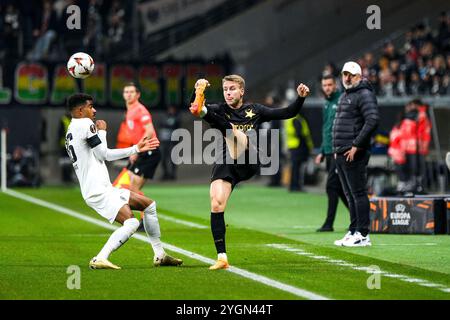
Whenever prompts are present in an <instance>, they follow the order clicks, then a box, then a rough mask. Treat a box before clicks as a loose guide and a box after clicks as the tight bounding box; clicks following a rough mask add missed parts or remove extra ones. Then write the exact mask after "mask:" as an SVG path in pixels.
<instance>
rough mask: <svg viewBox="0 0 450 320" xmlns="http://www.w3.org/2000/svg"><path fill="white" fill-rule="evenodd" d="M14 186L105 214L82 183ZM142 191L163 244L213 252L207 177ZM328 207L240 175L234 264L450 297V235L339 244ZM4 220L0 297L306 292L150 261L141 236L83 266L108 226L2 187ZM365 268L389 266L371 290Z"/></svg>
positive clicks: (318, 198)
mask: <svg viewBox="0 0 450 320" xmlns="http://www.w3.org/2000/svg"><path fill="white" fill-rule="evenodd" d="M16 191H18V192H22V193H26V194H28V195H30V196H33V197H35V198H38V199H42V200H45V201H48V202H51V203H54V204H57V205H60V206H63V207H66V208H68V209H71V210H75V211H77V212H80V213H82V214H84V215H86V216H89V217H93V218H96V219H99V220H101V219H102V218H101V217H100V216H98V215H97V214H96V213H95V212H94V211H93V210H92V209H90V208H89V207H87V206H86V205H85V203H84V202H83V199H82V198H81V193H80V191H79V189H78V188H56V187H47V188H41V189H18V190H16ZM144 192H145V194H146V195H148V196H149V197H150V198H152V199H155V200H156V202H157V205H158V212H159V213H160V214H161V218H160V224H161V231H162V240H163V241H164V242H165V243H167V244H170V245H173V246H176V247H178V248H181V249H184V250H188V251H191V252H194V253H196V254H199V255H202V256H205V257H208V258H211V259H215V256H216V254H215V249H214V244H213V241H212V236H211V234H210V230H209V215H210V208H209V186H206V185H205V186H190V185H189V186H180V185H178V186H158V185H155V186H149V187H146V188H145V190H144ZM325 210H326V197H325V196H324V195H316V194H299V193H288V192H286V191H285V190H284V189H269V188H265V187H259V186H253V185H245V184H243V185H242V187H239V188H237V189H236V190H235V192H234V193H233V195H232V196H231V199H230V201H229V203H228V209H227V211H226V213H225V219H226V223H227V225H228V227H227V249H228V257H229V260H230V263H231V265H232V266H234V267H237V268H240V269H244V270H246V271H249V272H252V273H253V274H257V275H261V276H264V277H267V278H269V279H272V280H275V281H278V282H280V283H283V284H286V285H289V286H291V287H295V288H298V289H302V290H306V291H307V292H311V293H314V294H317V295H320V296H322V297H325V298H329V299H449V298H450V290H449V288H450V255H449V254H448V248H449V246H450V236H448V235H439V236H426V235H380V234H373V235H371V238H372V243H373V246H372V247H368V248H340V247H335V246H334V245H333V241H334V240H336V239H338V238H341V237H342V236H343V235H344V233H345V230H346V226H347V224H348V214H347V213H346V212H345V210H344V208H343V207H341V206H340V207H339V210H338V214H337V219H336V223H335V232H333V233H316V232H315V229H316V228H317V227H319V226H320V224H321V223H322V222H323V219H324V215H325ZM0 217H1V226H2V227H1V228H0V299H133V300H135V299H180V300H188V299H189V300H191V299H194V300H196V299H226V300H229V299H249V300H254V299H255V300H256V299H268V300H278V299H283V300H284V299H288V300H290V299H303V298H304V297H301V296H299V295H297V294H295V293H292V292H290V291H289V290H287V291H286V290H280V289H277V288H274V287H271V286H268V285H266V284H263V283H261V282H258V281H255V280H254V279H250V278H246V277H243V276H240V275H238V274H235V273H233V272H229V271H224V270H220V271H215V272H213V271H210V270H208V264H206V263H204V262H201V261H199V260H196V259H194V258H192V257H188V256H183V255H181V254H179V253H174V252H171V253H172V254H173V255H176V256H179V257H180V258H182V259H183V260H184V264H183V266H181V267H177V268H164V267H161V268H154V267H153V266H152V258H153V253H152V250H151V247H150V245H149V244H148V243H145V242H143V241H140V240H138V239H130V241H129V242H128V243H127V244H125V245H124V246H123V247H122V248H120V249H119V250H118V251H116V252H115V253H113V255H112V256H111V261H113V262H114V263H116V264H118V265H120V266H121V267H122V268H123V269H122V270H117V271H112V270H89V268H88V266H87V265H88V262H89V260H90V259H91V258H92V257H93V256H94V255H95V254H96V253H97V252H98V251H99V249H100V248H101V246H102V245H103V244H104V242H105V241H106V240H107V238H108V236H109V234H110V233H111V230H108V229H105V228H103V227H101V226H98V225H94V224H91V223H89V222H86V221H82V220H79V219H76V218H74V217H70V216H67V215H64V214H62V213H59V212H57V211H55V210H51V209H48V208H44V207H41V206H38V205H36V204H32V203H29V202H26V201H23V200H20V199H16V198H14V197H11V196H10V195H7V194H4V193H0ZM166 217H169V218H170V219H167V218H166ZM174 219H178V220H182V221H188V222H193V223H196V224H199V225H203V226H206V228H194V227H192V226H188V225H185V224H180V223H178V222H176V221H174ZM71 265H75V266H79V267H80V275H81V276H80V289H73V290H70V289H68V288H67V280H68V277H69V276H70V274H68V273H67V268H68V267H69V266H71ZM369 266H371V268H373V266H375V267H376V268H379V270H381V271H382V272H384V273H382V274H381V275H380V276H379V277H378V278H376V279H377V281H379V282H377V283H378V284H379V286H378V288H379V289H377V288H373V289H369V288H368V285H367V284H368V279H369V278H370V277H374V275H373V274H372V273H368V272H367V269H365V267H369ZM375 276H376V275H375ZM371 279H372V280H373V279H374V278H371ZM369 280H370V279H369ZM369 282H370V281H369ZM370 283H374V282H370ZM447 291H449V292H447Z"/></svg>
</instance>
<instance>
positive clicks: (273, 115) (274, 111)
mask: <svg viewBox="0 0 450 320" xmlns="http://www.w3.org/2000/svg"><path fill="white" fill-rule="evenodd" d="M297 94H298V97H297V99H296V100H295V101H294V102H293V103H291V104H290V105H289V106H287V107H285V108H268V107H265V108H263V109H262V110H263V121H269V120H281V119H289V118H292V117H295V116H296V115H297V114H298V113H299V111H300V109H301V108H302V106H303V103H304V102H305V98H306V97H307V96H308V95H309V88H308V87H307V86H306V85H304V84H303V83H301V84H300V85H299V86H298V87H297Z"/></svg>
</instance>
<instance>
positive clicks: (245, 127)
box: [233, 123, 253, 132]
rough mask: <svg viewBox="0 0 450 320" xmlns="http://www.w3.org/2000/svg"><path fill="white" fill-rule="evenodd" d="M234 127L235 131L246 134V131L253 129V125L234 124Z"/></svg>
mask: <svg viewBox="0 0 450 320" xmlns="http://www.w3.org/2000/svg"><path fill="white" fill-rule="evenodd" d="M233 125H235V126H236V129H238V130H241V131H243V132H246V131H248V130H251V129H253V124H234V123H233Z"/></svg>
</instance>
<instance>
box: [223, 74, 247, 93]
mask: <svg viewBox="0 0 450 320" xmlns="http://www.w3.org/2000/svg"><path fill="white" fill-rule="evenodd" d="M225 81H232V82H236V83H237V84H239V86H240V87H241V88H243V89H245V80H244V78H242V77H241V76H240V75H237V74H230V75H228V76H225V77H223V79H222V84H224V83H225Z"/></svg>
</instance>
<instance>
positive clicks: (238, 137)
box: [225, 124, 248, 160]
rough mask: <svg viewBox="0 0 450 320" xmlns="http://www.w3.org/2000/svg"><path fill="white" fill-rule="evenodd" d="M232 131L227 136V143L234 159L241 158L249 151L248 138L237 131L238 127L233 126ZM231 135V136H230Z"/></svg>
mask: <svg viewBox="0 0 450 320" xmlns="http://www.w3.org/2000/svg"><path fill="white" fill-rule="evenodd" d="M231 126H232V127H233V129H232V130H227V134H226V135H225V142H226V144H227V148H228V151H229V152H230V156H231V158H232V159H234V160H236V159H237V158H239V157H240V156H241V155H242V154H243V153H244V152H245V150H246V149H247V145H248V137H247V135H246V134H245V133H244V132H242V131H241V130H238V129H237V126H235V125H233V124H231ZM230 133H231V134H230Z"/></svg>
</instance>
